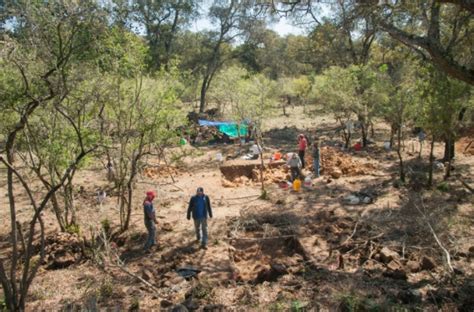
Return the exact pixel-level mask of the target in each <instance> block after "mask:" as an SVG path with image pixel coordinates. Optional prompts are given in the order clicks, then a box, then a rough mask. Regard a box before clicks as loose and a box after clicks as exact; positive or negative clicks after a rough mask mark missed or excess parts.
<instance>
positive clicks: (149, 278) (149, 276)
mask: <svg viewBox="0 0 474 312" xmlns="http://www.w3.org/2000/svg"><path fill="white" fill-rule="evenodd" d="M142 278H143V279H144V280H145V281H148V282H149V281H153V280H154V276H153V273H152V272H151V271H150V270H147V269H144V270H143V271H142Z"/></svg>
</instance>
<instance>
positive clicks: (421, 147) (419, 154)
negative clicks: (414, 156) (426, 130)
mask: <svg viewBox="0 0 474 312" xmlns="http://www.w3.org/2000/svg"><path fill="white" fill-rule="evenodd" d="M422 152H423V141H422V140H420V152H419V153H418V158H419V159H421V153H422Z"/></svg>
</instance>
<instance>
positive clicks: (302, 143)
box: [298, 133, 308, 168]
mask: <svg viewBox="0 0 474 312" xmlns="http://www.w3.org/2000/svg"><path fill="white" fill-rule="evenodd" d="M307 146H308V140H306V137H305V135H304V134H303V133H301V134H300V135H298V156H299V157H300V160H301V168H304V154H305V151H306V147H307Z"/></svg>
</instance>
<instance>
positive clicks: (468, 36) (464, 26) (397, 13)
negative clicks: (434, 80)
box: [272, 0, 474, 85]
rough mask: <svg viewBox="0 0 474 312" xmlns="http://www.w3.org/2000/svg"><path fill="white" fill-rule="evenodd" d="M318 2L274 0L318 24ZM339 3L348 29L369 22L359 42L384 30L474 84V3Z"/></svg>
mask: <svg viewBox="0 0 474 312" xmlns="http://www.w3.org/2000/svg"><path fill="white" fill-rule="evenodd" d="M272 3H274V2H272ZM322 5H326V4H322V3H321V1H319V0H313V1H311V0H310V1H295V2H285V3H283V4H282V5H280V6H279V7H278V6H276V5H274V7H273V10H274V11H279V12H284V13H285V14H287V13H290V12H291V13H292V14H294V15H296V16H301V15H304V16H306V17H307V19H310V20H313V21H314V22H316V23H317V24H318V25H320V24H321V22H320V21H319V19H318V17H317V15H318V14H317V13H318V12H320V11H321V10H322ZM337 5H339V7H340V9H341V10H340V11H339V13H340V14H338V16H339V17H342V21H343V22H344V24H343V25H342V26H343V28H344V29H349V28H346V27H345V25H351V24H352V25H354V24H353V21H364V20H365V22H367V23H369V24H367V25H368V26H369V27H368V28H367V29H368V30H369V32H366V33H365V34H366V35H367V34H368V35H369V36H365V35H364V37H365V39H364V40H363V42H367V43H369V42H371V41H373V40H374V38H375V37H374V36H375V33H376V32H378V31H383V32H386V33H388V34H389V35H390V36H391V37H392V38H394V39H395V40H397V41H399V42H401V43H403V44H405V45H406V46H407V47H409V48H410V49H412V50H413V51H414V52H415V54H418V55H420V56H421V57H422V58H423V59H425V60H428V61H430V62H431V63H432V64H433V65H435V66H436V67H437V68H438V69H440V70H442V71H443V72H445V73H446V74H448V75H449V76H450V77H452V78H456V79H458V80H462V81H464V82H466V83H468V84H471V85H473V84H474V70H473V68H472V61H471V54H472V52H471V50H472V37H473V36H472V31H473V29H474V28H473V27H472V15H473V14H474V6H473V5H472V3H471V2H470V1H445V0H429V1H421V2H417V1H414V2H410V1H360V0H337ZM342 9H344V10H342ZM347 23H349V24H347ZM355 25H360V23H356V24H355ZM357 33H359V34H361V33H362V32H360V31H359V32H355V33H354V34H348V35H349V37H348V38H352V37H353V36H354V35H356V34H357ZM366 39H367V40H366ZM363 50H364V49H362V51H363ZM364 54H365V53H362V54H361V55H364ZM356 63H358V62H356ZM362 63H363V62H362Z"/></svg>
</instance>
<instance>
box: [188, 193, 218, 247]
mask: <svg viewBox="0 0 474 312" xmlns="http://www.w3.org/2000/svg"><path fill="white" fill-rule="evenodd" d="M191 216H192V217H193V220H194V228H195V230H196V240H197V242H200V243H201V247H202V248H204V249H207V239H208V237H207V217H208V216H209V218H212V209H211V201H210V200H209V196H207V195H205V194H204V189H203V188H202V187H198V188H197V190H196V195H194V196H192V197H191V199H190V200H189V205H188V212H187V216H186V217H187V219H188V220H191ZM201 234H202V235H201Z"/></svg>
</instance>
